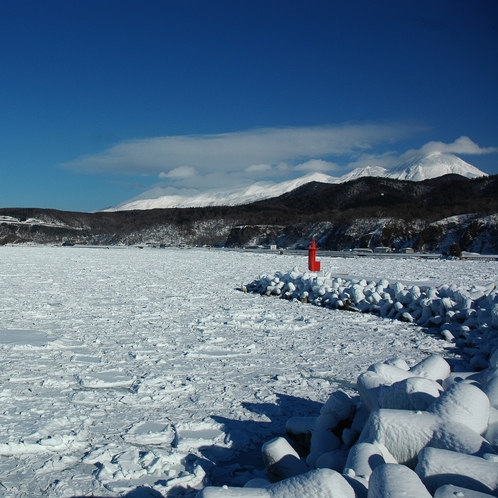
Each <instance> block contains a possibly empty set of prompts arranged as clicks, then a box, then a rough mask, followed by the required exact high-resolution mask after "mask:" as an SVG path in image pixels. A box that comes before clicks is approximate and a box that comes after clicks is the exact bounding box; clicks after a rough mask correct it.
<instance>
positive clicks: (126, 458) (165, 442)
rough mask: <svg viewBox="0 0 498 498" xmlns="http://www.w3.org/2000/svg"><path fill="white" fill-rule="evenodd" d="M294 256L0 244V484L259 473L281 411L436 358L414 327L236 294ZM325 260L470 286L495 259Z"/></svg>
mask: <svg viewBox="0 0 498 498" xmlns="http://www.w3.org/2000/svg"><path fill="white" fill-rule="evenodd" d="M306 264H307V258H306V255H303V256H297V255H285V254H284V255H279V254H276V253H266V254H257V253H243V252H237V251H215V250H206V249H204V250H201V249H199V250H194V249H192V250H180V249H178V250H175V249H171V250H152V249H150V250H143V251H139V250H137V249H132V248H130V249H128V250H120V251H117V250H89V249H85V248H48V247H1V248H0V282H1V283H2V288H3V289H6V290H7V291H5V292H3V293H2V294H1V295H0V311H1V313H0V331H2V332H0V366H1V369H0V401H1V405H0V406H1V408H0V424H1V427H2V431H1V433H0V448H1V449H2V452H1V453H2V455H1V456H0V481H1V486H3V488H2V490H3V492H5V494H7V495H11V496H17V497H28V496H30V497H31V496H39V495H41V494H44V495H46V496H49V497H56V496H57V497H62V496H78V495H88V494H94V495H97V496H115V495H118V494H120V493H124V492H126V491H131V490H133V489H136V488H138V487H140V486H148V487H151V488H154V489H155V490H156V491H158V492H159V493H161V494H163V495H167V494H168V493H171V494H172V493H177V494H179V495H182V494H184V495H187V496H188V495H189V494H190V495H195V489H199V488H202V487H203V486H204V485H205V483H206V482H210V483H212V484H214V485H218V484H228V485H235V486H242V485H243V484H245V483H246V482H247V481H249V480H250V479H252V478H257V477H266V474H265V472H264V471H263V470H262V469H263V462H262V459H261V455H260V447H261V445H262V444H263V443H264V442H266V441H268V440H270V439H272V438H274V437H276V436H280V435H284V434H285V424H286V422H287V420H288V419H289V418H291V417H299V416H304V417H306V416H317V415H318V414H319V412H320V408H321V406H322V403H324V402H325V401H326V400H327V399H328V398H329V396H330V394H331V393H332V392H333V391H336V390H337V389H339V388H341V389H345V390H346V391H348V390H349V391H350V392H351V393H353V394H354V391H353V386H354V384H355V382H356V378H357V377H358V375H359V374H360V373H361V372H363V371H365V370H366V369H367V368H368V366H369V365H371V364H373V363H377V362H381V361H384V360H386V359H387V358H390V357H394V356H402V357H403V358H405V359H407V360H408V363H409V364H410V365H413V364H415V363H417V362H418V361H419V360H421V359H423V358H425V357H426V356H427V354H430V353H446V350H445V348H446V345H447V344H446V343H445V342H444V341H441V340H438V339H436V338H434V337H432V336H430V335H427V334H425V333H424V332H423V331H422V330H421V329H420V328H419V327H417V326H414V325H413V324H409V323H402V322H393V321H391V320H384V319H381V318H379V317H376V316H373V315H362V314H358V313H344V312H341V311H334V310H327V309H322V308H318V307H316V306H309V305H304V304H301V303H297V302H292V303H291V302H287V301H284V300H278V299H268V298H266V297H262V296H259V295H252V294H244V293H242V292H239V291H237V288H238V287H240V285H241V284H242V283H243V282H248V281H251V280H253V279H254V278H255V277H257V276H258V275H260V274H268V273H274V272H276V271H281V270H282V271H288V270H290V269H291V268H293V267H294V266H298V267H302V268H305V267H306ZM327 267H330V269H331V270H332V269H334V271H336V272H340V273H348V274H355V275H371V276H372V277H375V278H377V279H381V278H383V277H386V278H389V279H410V280H417V281H422V280H424V281H426V280H431V279H434V280H437V281H438V282H439V281H443V282H451V283H455V284H457V285H469V286H470V285H471V284H474V283H477V284H480V285H481V284H482V285H485V284H486V283H489V281H491V280H496V276H497V269H498V266H497V263H496V262H474V261H424V260H409V259H406V260H388V261H387V260H386V261H383V260H378V259H375V260H368V258H361V259H326V260H322V268H325V269H327ZM18 331H23V332H22V333H20V332H18ZM373 334H374V337H375V340H372V337H373ZM2 337H3V340H2V339H1V338H2ZM450 354H451V351H450Z"/></svg>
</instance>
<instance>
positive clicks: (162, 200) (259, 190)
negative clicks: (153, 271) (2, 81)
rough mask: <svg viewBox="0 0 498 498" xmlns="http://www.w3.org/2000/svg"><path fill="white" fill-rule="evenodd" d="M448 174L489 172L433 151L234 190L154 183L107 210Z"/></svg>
mask: <svg viewBox="0 0 498 498" xmlns="http://www.w3.org/2000/svg"><path fill="white" fill-rule="evenodd" d="M448 174H457V175H461V176H464V177H466V178H479V177H482V176H487V175H486V173H484V172H482V171H480V170H479V169H477V168H476V167H474V166H472V165H471V164H469V163H466V162H465V161H463V160H462V159H460V158H459V157H457V156H454V155H453V154H442V153H440V152H434V153H432V154H429V155H418V156H416V157H413V158H412V159H410V160H409V161H407V162H405V163H403V164H401V165H399V166H398V167H397V168H395V169H391V170H388V169H386V168H383V167H381V166H367V167H364V168H357V169H355V170H353V171H351V172H349V173H347V174H345V175H343V176H341V177H334V176H330V175H325V174H323V173H310V174H308V175H306V176H303V177H301V178H297V179H295V180H288V181H285V182H282V183H278V184H271V183H268V182H258V183H255V184H253V185H251V186H249V187H241V188H237V189H233V190H207V191H204V192H197V191H195V190H192V189H188V190H187V189H184V190H178V189H174V188H172V187H167V188H161V187H154V188H153V189H151V190H148V191H146V192H144V193H142V194H140V195H139V196H137V197H134V198H133V199H130V200H129V201H126V202H123V203H121V204H119V205H118V206H116V207H113V208H108V209H106V210H105V211H130V210H134V209H165V208H177V207H180V208H186V207H206V206H239V205H242V204H250V203H252V202H256V201H259V200H263V199H270V198H273V197H278V196H280V195H282V194H285V193H286V192H290V191H292V190H294V189H296V188H298V187H300V186H301V185H306V184H307V183H311V182H320V183H346V182H349V181H351V180H355V179H357V178H363V177H371V176H373V177H382V178H392V179H396V180H411V181H423V180H428V179H431V178H438V177H441V176H444V175H448Z"/></svg>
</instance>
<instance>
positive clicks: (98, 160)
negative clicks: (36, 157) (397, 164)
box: [63, 123, 416, 179]
mask: <svg viewBox="0 0 498 498" xmlns="http://www.w3.org/2000/svg"><path fill="white" fill-rule="evenodd" d="M414 131H416V129H415V128H414V127H410V126H407V125H402V124H399V123H393V124H375V123H359V124H358V123H345V124H342V125H336V126H316V127H302V128H262V129H256V130H249V131H243V132H235V133H224V134H217V135H183V136H168V137H156V138H149V139H143V140H130V141H126V142H123V143H120V144H117V145H115V146H113V147H111V148H109V149H107V150H105V151H104V152H102V153H100V154H96V155H90V156H84V157H81V158H78V159H75V160H74V161H70V162H68V163H65V164H64V165H63V166H64V167H66V168H69V169H72V170H76V171H79V172H107V173H117V174H135V175H136V174H152V175H159V174H161V173H162V172H164V171H169V172H170V173H171V172H175V171H178V172H181V171H186V170H185V169H183V170H182V169H181V168H185V167H189V168H192V169H194V170H196V172H197V173H198V174H199V175H201V176H203V175H209V174H211V173H213V172H224V173H236V172H243V171H244V170H247V169H248V168H251V167H252V166H254V165H263V164H269V165H279V164H281V163H288V164H296V163H303V162H306V161H309V160H311V159H324V158H325V159H327V158H328V157H330V156H342V155H346V154H352V153H359V152H361V151H364V150H368V149H371V148H373V147H374V146H376V145H378V144H381V143H388V142H393V141H396V140H398V139H400V138H402V137H406V136H408V135H410V134H412V133H414ZM277 170H282V168H281V167H278V166H277ZM190 171H192V170H190ZM252 172H254V170H252ZM166 175H168V173H166ZM169 178H171V179H173V176H170V177H169ZM177 178H178V177H177Z"/></svg>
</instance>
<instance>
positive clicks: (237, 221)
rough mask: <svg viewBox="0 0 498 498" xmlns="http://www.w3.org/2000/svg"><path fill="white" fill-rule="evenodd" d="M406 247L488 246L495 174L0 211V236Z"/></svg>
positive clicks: (493, 235)
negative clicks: (255, 196) (245, 199)
mask: <svg viewBox="0 0 498 498" xmlns="http://www.w3.org/2000/svg"><path fill="white" fill-rule="evenodd" d="M311 237H314V238H315V239H316V240H317V242H318V245H319V247H320V248H322V249H330V250H345V249H351V248H354V247H375V246H378V245H382V246H388V247H394V248H397V249H400V248H402V247H413V248H415V249H417V250H422V251H447V250H448V249H449V246H450V245H451V244H452V243H453V242H457V243H458V244H459V245H460V247H461V249H462V250H466V251H470V252H481V253H488V254H489V253H493V254H498V176H483V177H480V178H474V179H469V178H465V177H463V176H460V175H456V174H450V175H445V176H442V177H437V178H432V179H429V180H424V181H419V182H414V181H408V180H395V179H392V178H386V177H372V176H365V177H360V178H358V179H355V180H352V181H349V182H345V183H322V182H317V181H313V182H308V183H305V184H303V185H300V186H299V187H298V188H296V189H294V190H292V191H290V192H286V193H284V194H282V195H280V196H278V197H273V198H270V199H263V200H259V201H258V202H253V203H250V204H244V205H239V206H207V207H199V208H172V209H150V210H133V211H117V212H99V213H75V212H66V211H56V210H48V209H36V208H32V209H27V208H22V209H20V208H18V209H15V208H14V209H7V208H5V209H0V245H2V244H21V243H36V244H96V245H133V244H140V245H143V244H153V245H161V244H162V245H165V246H169V245H175V246H176V245H180V244H189V245H204V244H206V245H226V246H228V247H246V246H250V245H269V244H276V245H277V246H280V247H288V248H305V247H307V245H308V243H309V239H310V238H311Z"/></svg>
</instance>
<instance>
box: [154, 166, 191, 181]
mask: <svg viewBox="0 0 498 498" xmlns="http://www.w3.org/2000/svg"><path fill="white" fill-rule="evenodd" d="M196 173H197V171H196V170H195V168H192V166H179V167H178V168H174V169H172V170H170V171H168V172H167V173H165V172H164V171H163V172H161V173H159V178H171V179H172V180H182V179H183V178H189V177H191V176H195V175H196Z"/></svg>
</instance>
